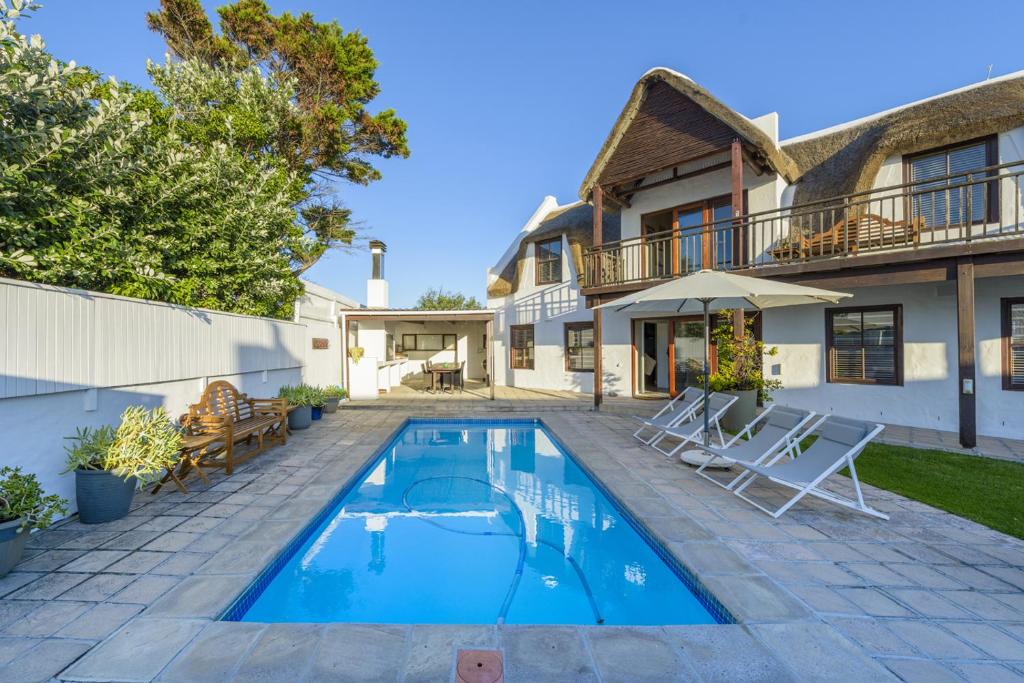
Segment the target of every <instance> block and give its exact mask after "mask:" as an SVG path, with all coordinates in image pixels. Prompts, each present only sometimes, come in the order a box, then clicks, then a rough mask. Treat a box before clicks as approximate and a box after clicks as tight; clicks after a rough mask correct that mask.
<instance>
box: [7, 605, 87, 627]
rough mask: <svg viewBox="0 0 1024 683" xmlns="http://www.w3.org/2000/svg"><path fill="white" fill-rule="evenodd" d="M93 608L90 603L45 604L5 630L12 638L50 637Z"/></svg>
mask: <svg viewBox="0 0 1024 683" xmlns="http://www.w3.org/2000/svg"><path fill="white" fill-rule="evenodd" d="M90 607H92V603H88V602H61V601H57V600H53V601H48V602H44V603H43V604H41V605H39V606H38V607H37V608H36V609H34V610H32V611H31V612H29V613H28V614H26V615H25V616H24V617H22V618H21V619H18V620H17V621H14V622H12V623H10V624H8V625H7V627H6V628H4V631H3V632H4V634H6V635H11V636H49V635H52V634H54V633H56V632H57V631H58V630H59V629H60V628H61V627H63V626H64V625H65V624H68V623H69V622H71V621H73V620H74V619H75V618H76V617H78V616H79V615H80V614H82V613H83V612H85V611H86V610H88V609H89V608H90Z"/></svg>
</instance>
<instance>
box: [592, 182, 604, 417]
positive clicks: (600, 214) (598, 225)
mask: <svg viewBox="0 0 1024 683" xmlns="http://www.w3.org/2000/svg"><path fill="white" fill-rule="evenodd" d="M591 201H592V202H593V204H594V212H593V215H594V226H593V227H594V235H593V243H594V248H595V251H594V253H595V254H596V255H597V261H598V272H600V270H601V266H602V265H603V262H604V256H603V255H602V254H601V251H600V246H601V242H602V238H603V236H604V235H603V232H604V230H603V228H604V191H603V190H602V189H601V186H600V185H594V193H593V195H592V199H591ZM602 281H603V278H601V277H600V276H598V284H599V285H600V284H602ZM600 301H601V300H600V298H598V300H597V303H600ZM601 380H602V374H601V311H600V309H596V308H595V309H594V410H599V409H600V408H601V401H602V399H603V396H602V393H603V391H604V383H603V382H602V381H601Z"/></svg>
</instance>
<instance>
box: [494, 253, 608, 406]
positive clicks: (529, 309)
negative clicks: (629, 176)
mask: <svg viewBox="0 0 1024 683" xmlns="http://www.w3.org/2000/svg"><path fill="white" fill-rule="evenodd" d="M534 247H535V245H534V244H530V245H528V246H527V249H526V257H525V264H524V267H523V272H522V276H521V277H520V280H519V289H518V291H516V292H514V293H513V294H512V295H510V296H507V297H497V298H489V299H488V301H487V307H488V308H491V309H494V310H495V320H494V327H495V332H494V337H495V339H494V342H495V346H494V364H495V368H494V378H495V382H496V383H497V384H501V385H505V386H515V387H524V388H538V389H559V390H567V391H583V392H590V391H593V388H594V377H593V374H594V373H592V372H568V371H566V369H565V349H564V344H565V323H570V322H589V321H592V320H593V319H594V317H593V312H592V311H590V310H589V309H588V308H587V307H586V303H585V301H584V299H583V297H582V296H580V290H579V287H578V286H577V284H576V282H577V280H576V268H575V265H574V264H573V260H572V256H571V252H570V250H569V244H568V241H567V240H566V239H565V237H564V236H563V237H562V281H561V282H560V283H557V284H551V285H540V286H538V285H537V284H535V283H536V276H535V269H534V265H535V263H534ZM528 324H532V325H533V326H534V329H533V334H534V369H533V370H519V369H515V370H514V369H512V368H511V367H510V365H511V361H510V356H509V339H510V337H509V334H510V332H509V328H510V327H511V326H512V325H528Z"/></svg>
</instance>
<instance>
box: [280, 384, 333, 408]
mask: <svg viewBox="0 0 1024 683" xmlns="http://www.w3.org/2000/svg"><path fill="white" fill-rule="evenodd" d="M277 397H278V398H283V399H287V401H288V403H289V405H293V406H300V407H301V406H314V407H317V408H322V407H323V405H324V404H325V403H327V397H326V395H325V394H324V390H323V389H321V388H320V387H313V386H310V385H308V384H299V385H297V386H294V387H292V386H283V387H281V388H280V389H279V390H278V392H277Z"/></svg>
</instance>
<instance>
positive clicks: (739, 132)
mask: <svg viewBox="0 0 1024 683" xmlns="http://www.w3.org/2000/svg"><path fill="white" fill-rule="evenodd" d="M661 84H666V85H668V86H670V87H671V88H672V89H674V90H675V91H676V92H678V93H679V94H680V95H682V96H683V97H685V98H687V99H688V100H689V101H691V102H692V103H693V104H695V105H696V106H697V107H699V108H700V109H701V110H703V111H704V112H706V113H707V114H709V115H710V117H712V118H713V119H716V120H717V121H720V122H721V123H723V124H725V126H727V127H728V128H730V129H731V130H732V131H733V132H734V133H735V136H738V137H739V138H741V139H742V140H743V142H744V144H745V148H746V150H747V152H748V153H751V154H753V155H755V156H757V157H758V158H759V159H760V160H761V161H762V162H763V163H764V164H765V165H766V166H768V167H770V168H772V169H773V170H775V171H776V172H778V173H779V174H781V175H782V176H783V177H784V178H786V179H787V180H790V181H792V180H795V179H796V177H797V167H796V164H795V163H793V160H792V159H790V158H789V157H788V156H786V154H785V153H784V152H783V151H782V150H780V149H779V147H778V145H776V144H775V141H773V140H772V139H771V138H770V137H769V136H768V135H767V134H766V133H765V132H764V131H762V130H761V129H760V128H758V127H757V126H756V125H754V123H753V122H752V121H751V120H750V119H748V118H747V117H745V116H743V115H742V114H739V113H737V112H736V111H734V110H732V109H730V108H729V107H728V106H726V105H725V104H723V103H722V102H721V101H719V100H718V99H717V98H715V97H714V96H713V95H712V94H711V93H709V92H708V91H707V90H705V89H704V88H702V87H701V86H699V85H697V83H695V82H694V81H692V80H691V79H689V78H688V77H686V76H684V75H683V74H681V73H679V72H676V71H672V70H671V69H665V68H662V67H658V68H654V69H651V70H650V71H648V72H647V73H645V74H644V75H643V77H641V78H640V80H639V81H637V84H636V86H634V87H633V92H632V93H631V94H630V96H629V100H628V101H627V102H626V106H625V107H624V108H623V110H622V113H621V114H619V117H618V119H616V121H615V125H614V126H613V127H612V131H611V133H610V134H609V135H608V138H607V139H606V140H605V142H604V145H602V147H601V150H600V152H598V154H597V158H596V159H595V160H594V163H593V165H592V166H591V167H590V170H589V171H588V172H587V176H586V178H585V179H584V180H583V184H582V185H581V186H580V190H579V196H580V199H583V200H586V199H588V198H589V197H590V192H591V190H592V189H593V187H594V185H596V184H597V183H598V180H599V179H601V177H602V173H603V171H604V170H605V168H606V166H607V165H608V163H609V161H610V160H611V159H612V157H613V156H614V155H615V153H616V151H618V149H619V146H620V143H621V142H622V140H623V138H624V136H625V135H626V133H627V131H628V130H629V128H630V126H631V125H632V124H633V123H634V121H635V120H642V119H644V118H645V117H644V116H643V113H644V112H642V108H643V106H644V103H645V99H646V97H647V95H648V92H649V91H650V90H651V89H652V88H653V89H655V90H657V89H658V88H659V86H660V85H661ZM652 114H653V115H651V116H648V117H646V118H647V119H651V121H650V122H649V123H648V122H647V121H645V123H646V124H647V125H648V126H649V127H650V128H651V129H652V131H655V132H656V133H658V134H661V135H662V136H664V137H666V138H667V137H670V136H671V135H672V134H673V133H679V134H686V132H687V131H685V130H673V128H677V127H678V125H679V124H678V123H677V122H676V121H673V120H671V119H670V118H669V117H663V116H660V115H659V113H658V112H653V113H652ZM638 115H640V119H638ZM682 161H685V159H675V160H674V161H673V162H671V163H669V164H668V165H666V166H664V168H669V167H671V166H672V165H675V164H678V163H680V162H682ZM664 168H650V169H648V170H649V171H650V172H652V173H653V172H657V171H660V170H664ZM602 184H603V182H602Z"/></svg>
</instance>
